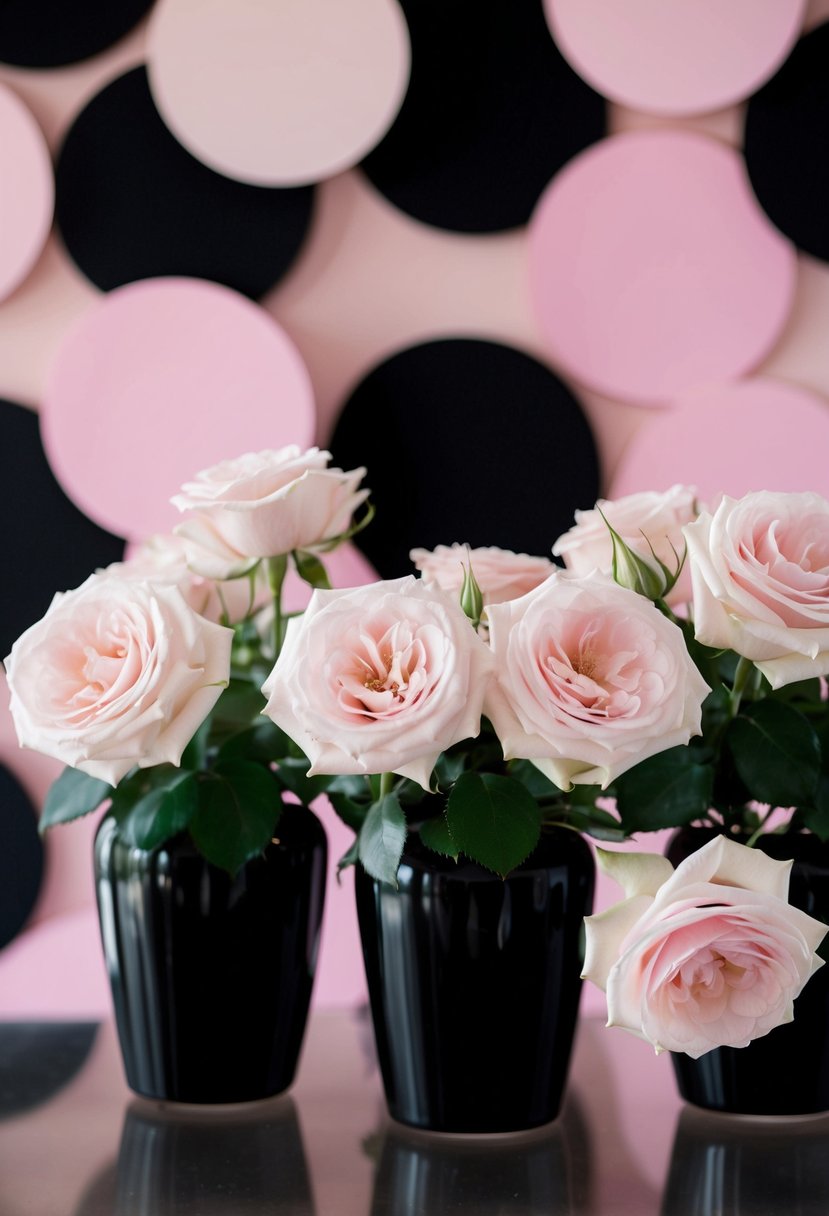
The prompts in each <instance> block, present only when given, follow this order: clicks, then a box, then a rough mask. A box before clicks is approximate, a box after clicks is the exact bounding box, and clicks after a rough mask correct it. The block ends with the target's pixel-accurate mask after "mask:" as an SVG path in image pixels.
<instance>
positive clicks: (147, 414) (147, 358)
mask: <svg viewBox="0 0 829 1216" xmlns="http://www.w3.org/2000/svg"><path fill="white" fill-rule="evenodd" d="M314 421H315V419H314V401H313V394H312V389H311V382H310V380H309V377H308V373H307V371H306V369H305V365H304V364H303V362H302V360H301V359H300V357H299V354H298V353H297V350H296V348H295V347H294V345H293V344H292V342H291V341H290V340H289V339H288V338H287V337H286V335H285V334H284V332H283V331H282V330H281V329H280V328H279V326H278V325H277V324H276V322H275V321H274V320H272V318H271V317H269V316H268V314H267V313H265V312H264V310H263V309H261V308H259V306H258V305H256V304H252V303H251V302H250V300H247V299H245V298H244V297H243V296H240V295H237V294H236V292H233V291H231V290H230V289H229V288H227V287H220V286H219V285H218V284H216V283H208V282H203V281H201V280H199V279H174V278H170V279H144V280H142V281H141V282H138V283H128V284H127V286H126V287H120V288H118V289H117V290H115V291H112V292H110V293H109V294H108V295H106V296H104V297H103V298H102V299H101V300H100V302H99V303H97V304H96V305H94V306H93V307H92V308H90V309H89V311H88V312H87V313H86V315H85V316H84V317H83V319H82V320H81V322H80V324H79V325H77V326H76V328H75V329H74V330H72V331H71V332H70V334H69V337H68V338H67V339H66V340H65V341H64V343H63V345H62V346H61V347H60V349H59V351H58V354H57V356H56V358H55V360H54V363H53V364H52V366H51V368H50V371H49V376H48V381H47V385H46V390H45V396H44V399H43V408H42V413H41V426H42V432H43V440H44V445H45V447H46V453H47V456H48V458H49V461H50V464H51V465H52V468H53V469H54V472H55V475H56V476H57V478H58V480H59V481H60V483H61V485H62V486H63V488H64V489H65V490H66V493H67V494H68V495H69V496H70V497H71V498H72V499H73V500H74V501H75V502H76V503H77V504H78V506H80V507H81V508H82V510H84V511H86V512H87V514H88V515H89V516H91V518H92V519H94V520H95V521H96V522H97V523H100V524H102V525H103V526H104V527H106V528H109V529H110V530H111V531H113V532H116V533H118V534H119V535H121V536H125V537H128V538H130V537H138V538H140V537H142V536H146V535H148V534H150V533H152V532H164V531H168V530H169V529H170V527H171V526H172V525H173V524H174V523H175V522H176V520H177V519H178V513H177V512H176V510H175V509H174V508H173V507H172V506H170V503H169V499H170V497H171V495H173V494H175V493H176V491H177V490H178V488H179V486H180V485H181V484H182V483H183V482H184V481H186V480H188V479H190V478H191V477H192V476H193V475H194V474H195V473H196V472H198V470H200V469H202V468H206V467H208V466H210V465H212V464H215V463H217V462H218V461H220V460H223V459H226V458H228V457H232V456H238V455H241V454H242V453H243V452H247V451H256V450H259V449H263V448H278V447H281V446H282V445H283V444H286V443H298V444H300V445H301V446H307V445H308V444H309V443H310V442H311V440H312V437H313V433H314Z"/></svg>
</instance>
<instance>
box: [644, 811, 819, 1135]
mask: <svg viewBox="0 0 829 1216" xmlns="http://www.w3.org/2000/svg"><path fill="white" fill-rule="evenodd" d="M712 835H714V833H713V832H711V831H710V830H704V829H700V828H684V829H682V830H681V831H679V832H677V833H676V835H675V836H674V837H673V839H672V840H671V843H670V845H669V847H668V857H669V859H670V860H671V861H672V862H673V863H674V865H677V864H678V863H679V862H680V861H682V860H683V859H684V858H685V857H688V856H689V855H690V854H691V853H693V852H694V851H695V850H696V849H698V848H700V847H701V846H702V845H703V844H705V843H706V842H707V841H709V840H710V839H711V837H712ZM755 847H756V848H759V849H762V850H763V852H764V853H768V854H769V856H771V857H775V858H777V859H778V860H785V859H788V858H790V857H791V858H794V865H793V867H792V873H791V880H790V886H789V900H790V902H791V903H792V904H793V905H794V906H795V907H797V908H802V909H803V911H805V912H808V913H809V915H810V916H814V917H815V918H816V919H817V920H822V921H826V922H829V844H823V843H822V842H821V841H820V840H819V839H818V838H817V837H816V836H811V835H806V834H802V833H792V834H791V835H784V836H775V835H765V836H761V837H760V838H759V840H758V841H757V844H756V846H755ZM822 950H823V947H821V951H822ZM672 1059H673V1064H674V1071H675V1073H676V1077H677V1083H678V1085H679V1092H680V1093H681V1094H682V1097H683V1098H685V1100H686V1101H688V1102H693V1103H694V1105H696V1106H702V1107H704V1108H706V1109H707V1110H719V1111H730V1112H732V1113H736V1114H746V1115H805V1114H813V1113H816V1112H820V1111H826V1110H829V966H827V967H822V968H821V969H820V970H819V971H818V972H817V973H816V974H815V975H814V976H812V978H811V979H810V980H809V982H808V983H807V985H806V987H805V988H804V989H803V992H802V993H801V994H800V996H799V997H798V998H797V1000H796V1001H795V1004H794V1021H793V1022H789V1023H788V1024H787V1025H785V1026H778V1027H777V1028H776V1029H775V1030H772V1031H771V1032H770V1033H769V1034H767V1035H764V1036H763V1037H762V1038H759V1039H754V1040H753V1041H752V1042H751V1043H749V1045H748V1046H747V1047H740V1048H734V1047H718V1048H715V1050H714V1051H709V1052H706V1054H705V1055H703V1056H700V1058H699V1059H698V1060H692V1059H691V1057H690V1056H686V1055H679V1054H674V1055H673V1057H672Z"/></svg>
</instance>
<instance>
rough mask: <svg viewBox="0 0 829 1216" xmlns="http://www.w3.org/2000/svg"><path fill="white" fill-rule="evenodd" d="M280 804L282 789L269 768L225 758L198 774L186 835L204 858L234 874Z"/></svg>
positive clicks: (258, 846)
mask: <svg viewBox="0 0 829 1216" xmlns="http://www.w3.org/2000/svg"><path fill="white" fill-rule="evenodd" d="M281 810H282V799H281V790H280V788H279V785H278V784H277V782H276V780H275V779H274V777H273V775H272V774H271V773H270V772H269V770H268V769H267V768H265V767H264V766H263V765H261V764H254V763H252V762H251V761H245V760H233V761H228V762H227V763H226V764H221V765H217V766H216V768H215V769H213V770H212V772H209V773H203V774H200V779H199V802H198V807H197V809H196V813H195V814H194V816H193V818H192V819H191V821H190V835H191V836H192V837H193V839H194V841H195V842H196V845H197V846H198V848H199V849H200V851H201V852H202V853H203V854H204V856H205V857H206V858H207V860H208V861H211V862H212V863H213V864H214V865H217V866H220V867H221V868H222V869H223V870H227V871H228V872H229V873H230V874H235V873H236V871H237V870H239V869H240V867H241V866H242V865H244V863H245V862H246V861H247V860H248V859H249V858H251V857H255V856H256V855H257V854H259V853H261V852H262V851H263V849H264V848H265V846H266V845H267V844H268V842H269V841H270V839H271V837H272V836H273V832H274V828H275V826H276V823H277V820H278V819H279V815H280V813H281Z"/></svg>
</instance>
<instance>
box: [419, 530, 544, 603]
mask: <svg viewBox="0 0 829 1216" xmlns="http://www.w3.org/2000/svg"><path fill="white" fill-rule="evenodd" d="M409 557H410V558H411V560H412V561H413V562H414V564H415V566H416V567H417V569H418V570H419V571H420V573H421V574H422V576H423V580H424V582H427V583H433V584H436V585H437V586H438V587H442V588H443V589H444V591H455V592H457V593H458V594H460V590H461V585H462V583H463V576H464V567H465V566H467V565H469V563H470V562H471V564H472V573H473V574H474V576H475V581H476V582H477V584H478V586H479V587H480V589H481V593H482V595H483V597H484V604H485V605H486V604H500V603H503V602H504V601H505V600H514V599H517V598H518V596H519V595H526V593H527V592H528V591H532V589H533V587H537V586H538V584H539V583H543V582H544V580H545V578H549V576H550V575H551V574H552V572H553V570H554V569H555V567H554V566H553V563H552V562H551V561H549V560H548V559H547V558H546V557H528V556H527V554H526V553H512V552H511V551H510V550H509V549H495V548H487V549H470V548H468V546H467V545H458V544H454V545H438V546H437V548H435V549H432V550H429V549H412V551H411V553H410V554H409Z"/></svg>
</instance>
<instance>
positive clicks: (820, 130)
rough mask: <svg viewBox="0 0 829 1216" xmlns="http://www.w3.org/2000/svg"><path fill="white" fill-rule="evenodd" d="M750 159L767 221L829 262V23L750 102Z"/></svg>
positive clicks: (803, 41)
mask: <svg viewBox="0 0 829 1216" xmlns="http://www.w3.org/2000/svg"><path fill="white" fill-rule="evenodd" d="M745 156H746V164H747V166H748V173H749V177H750V178H751V184H752V186H753V187H754V191H755V193H756V195H757V198H758V200H759V202H760V205H761V207H762V208H763V210H764V211H765V212H766V214H767V215H768V217H769V218H770V219H771V220H772V222H773V223H774V224H776V225H777V227H778V228H779V229H780V231H781V232H782V233H783V234H784V235H785V236H787V237H788V238H789V239H790V240H791V241H793V242H794V243H795V245H797V246H798V248H799V249H802V250H804V252H806V253H810V254H811V255H812V256H813V257H816V258H821V259H822V260H823V261H829V223H827V219H826V217H827V214H829V22H827V24H825V25H821V26H819V27H818V28H817V29H815V30H812V32H811V33H810V34H807V35H806V36H805V37H804V38H801V39H800V41H799V42H798V43H797V45H796V46H795V48H794V50H793V51H792V53H791V55H790V56H789V58H788V59H787V60H786V62H785V63H784V64H783V66H782V68H781V69H780V71H779V72H778V73H777V74H776V75H775V76H773V77H772V78H771V80H769V81H768V83H767V84H765V85H764V86H763V88H762V89H760V91H759V93H756V94H755V95H754V97H752V98H751V100H750V101H749V104H748V114H747V116H746V132H745Z"/></svg>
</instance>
